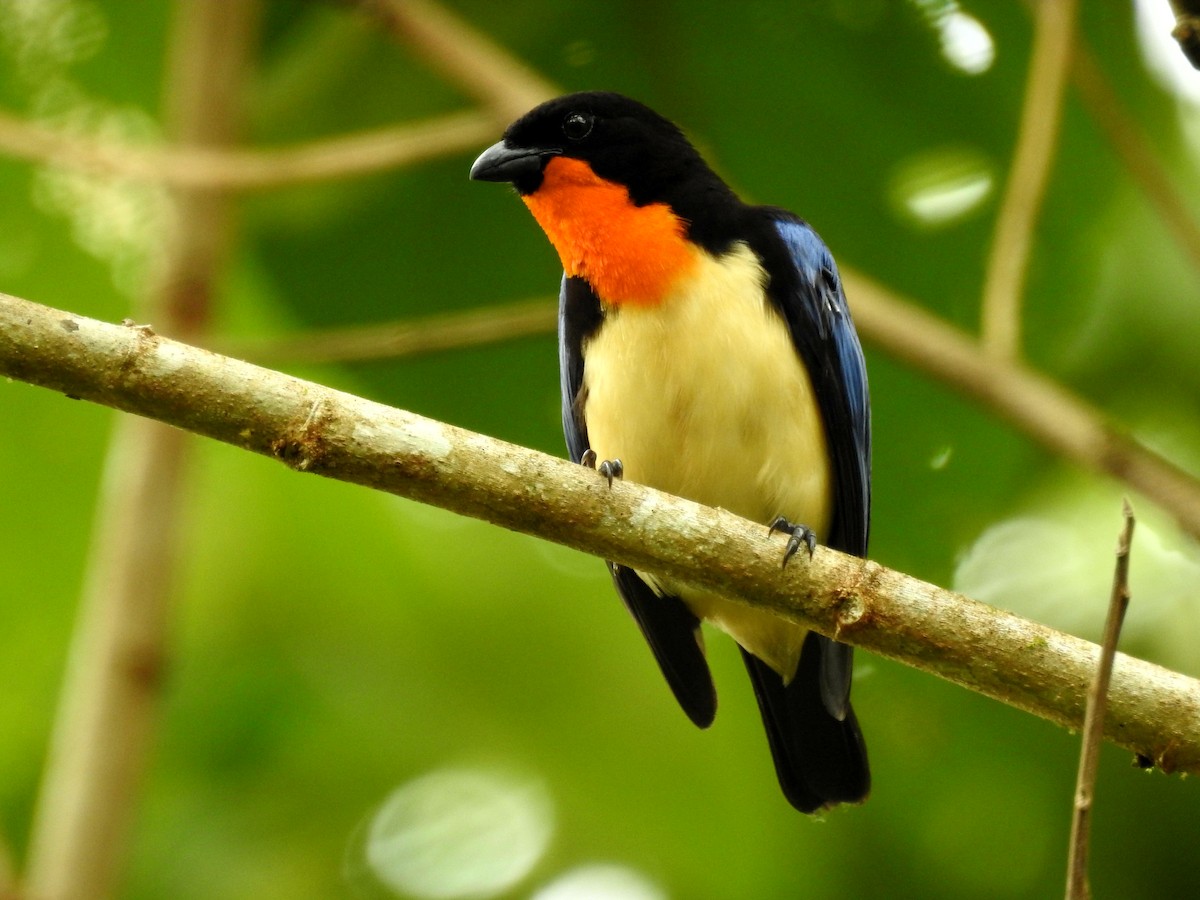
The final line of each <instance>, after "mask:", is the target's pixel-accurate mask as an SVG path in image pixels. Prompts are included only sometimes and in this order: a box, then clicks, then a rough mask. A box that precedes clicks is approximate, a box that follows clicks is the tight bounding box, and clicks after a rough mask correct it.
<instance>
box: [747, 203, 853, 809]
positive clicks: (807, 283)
mask: <svg viewBox="0 0 1200 900" xmlns="http://www.w3.org/2000/svg"><path fill="white" fill-rule="evenodd" d="M751 215H755V216H759V217H763V218H759V219H758V222H757V225H758V226H759V227H758V228H754V229H752V233H753V234H755V235H756V236H757V240H755V241H753V242H752V247H753V249H754V250H755V252H756V253H757V254H758V255H759V258H760V259H761V260H762V263H763V267H764V269H765V270H766V271H767V273H768V275H769V279H770V281H769V283H768V285H767V294H768V297H769V299H770V301H771V302H772V303H773V304H774V306H775V308H776V309H777V310H778V312H779V314H780V315H781V316H782V317H783V319H784V321H785V322H786V323H787V328H788V331H789V333H790V334H791V338H792V343H793V345H794V346H795V348H796V353H797V354H798V355H799V356H800V359H801V360H802V361H803V362H804V365H805V368H806V369H807V370H808V374H809V378H810V379H811V381H812V385H813V390H814V393H815V394H816V398H817V403H818V405H819V406H820V414H821V418H822V422H823V424H824V426H825V437H826V443H827V445H828V450H829V454H830V460H831V463H832V469H833V481H834V485H833V491H834V497H833V517H832V521H831V523H830V529H829V534H828V535H826V537H825V542H826V544H827V545H828V546H830V547H834V548H836V549H838V550H842V551H845V552H847V553H853V554H856V555H858V556H865V555H866V552H867V539H868V537H869V533H870V522H871V409H870V402H869V398H868V395H867V371H866V364H865V363H864V361H863V354H862V347H861V346H860V345H859V343H858V336H857V335H856V334H855V331H854V325H853V323H852V322H851V320H850V310H849V307H848V306H847V305H846V296H845V294H844V293H843V292H842V283H841V279H840V278H839V277H838V272H837V266H836V265H835V264H834V261H833V256H832V254H830V252H829V249H828V248H827V247H826V246H825V244H824V243H823V242H822V241H821V239H820V238H819V237H818V236H817V234H816V232H814V231H813V230H812V228H810V227H809V226H808V225H807V224H805V223H804V222H803V221H802V220H800V219H799V218H797V217H796V216H794V215H792V214H791V213H789V212H786V211H785V210H779V209H771V208H764V207H759V208H756V209H752V210H751ZM764 218H765V222H764ZM764 226H765V227H764ZM742 656H743V658H744V660H745V663H746V670H747V671H748V672H749V674H750V681H751V683H752V684H753V685H754V693H755V696H756V698H757V699H758V705H759V709H760V710H761V712H762V717H763V724H764V725H765V727H766V730H767V738H768V741H769V743H770V745H771V755H772V756H773V757H774V760H775V770H776V773H777V774H778V776H779V783H780V785H781V786H782V787H783V791H784V794H785V795H786V796H787V798H788V800H790V801H791V803H792V804H793V805H794V806H795V807H796V808H798V809H800V810H803V811H805V812H812V811H814V810H816V809H820V808H822V807H825V806H830V805H833V804H834V803H840V802H857V801H860V800H862V799H864V798H865V797H866V795H867V793H868V791H869V790H870V783H871V776H870V767H869V765H868V763H867V751H866V745H865V744H864V742H863V738H862V733H861V732H860V731H859V728H858V721H857V719H856V718H855V716H854V710H853V708H852V707H851V706H850V676H851V672H852V669H853V665H854V657H853V650H852V649H851V648H850V647H848V646H846V645H845V644H840V643H838V642H837V641H833V640H830V639H829V638H827V637H824V636H822V635H819V634H816V633H815V632H810V633H809V635H808V637H807V638H806V639H805V642H804V648H803V650H802V652H801V654H800V665H799V668H798V669H797V671H796V675H795V677H794V678H793V679H792V680H791V681H790V682H788V683H787V684H784V683H783V682H782V680H781V679H780V678H779V676H778V675H777V674H775V672H774V671H772V670H771V669H770V668H769V667H768V666H767V665H766V664H765V663H763V662H762V661H761V660H759V659H756V658H755V657H754V656H753V655H751V654H750V653H747V652H746V651H745V650H743V651H742Z"/></svg>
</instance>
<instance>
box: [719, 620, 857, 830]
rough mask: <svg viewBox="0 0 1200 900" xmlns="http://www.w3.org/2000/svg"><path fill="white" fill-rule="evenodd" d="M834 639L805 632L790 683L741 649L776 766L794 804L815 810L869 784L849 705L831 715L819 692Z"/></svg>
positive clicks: (848, 799)
mask: <svg viewBox="0 0 1200 900" xmlns="http://www.w3.org/2000/svg"><path fill="white" fill-rule="evenodd" d="M826 645H829V648H832V646H833V642H832V641H830V640H829V638H826V637H823V636H821V635H819V634H816V633H815V632H809V634H808V637H806V638H805V640H804V649H803V651H802V652H801V654H800V664H799V666H798V667H797V669H796V675H795V677H794V678H793V679H792V681H791V683H790V684H787V685H785V684H784V683H783V679H782V678H780V677H779V674H778V673H777V672H776V671H775V670H774V669H772V668H771V667H770V666H768V665H767V664H766V663H764V662H763V661H762V660H760V659H758V658H757V657H755V656H753V655H751V654H750V653H748V652H746V651H745V650H742V658H743V659H744V660H745V662H746V669H747V671H749V673H750V681H751V682H752V683H753V684H754V694H755V696H756V697H757V698H758V708H759V711H760V712H761V713H762V718H763V724H764V725H765V726H766V729H767V739H768V741H769V742H770V745H771V755H772V756H773V757H774V759H775V772H776V774H777V775H778V776H779V784H780V787H782V788H783V793H784V796H786V797H787V799H788V802H789V803H791V804H792V806H794V807H796V809H798V810H800V811H801V812H805V813H812V812H818V811H819V810H822V809H827V808H829V807H832V806H836V805H837V804H839V803H861V802H862V801H863V800H865V799H866V798H867V794H868V792H869V791H870V789H871V773H870V768H869V766H868V765H867V748H866V745H865V744H864V743H863V737H862V732H860V731H859V730H858V720H857V719H856V718H855V717H854V710H853V709H852V708H851V707H850V704H849V703H847V704H846V707H845V716H844V717H843V718H841V719H838V718H836V717H835V716H834V715H833V714H832V713H830V711H829V709H828V708H827V704H826V702H825V700H824V699H823V697H822V688H821V668H822V664H821V657H822V654H823V653H825V652H828V648H827V647H826Z"/></svg>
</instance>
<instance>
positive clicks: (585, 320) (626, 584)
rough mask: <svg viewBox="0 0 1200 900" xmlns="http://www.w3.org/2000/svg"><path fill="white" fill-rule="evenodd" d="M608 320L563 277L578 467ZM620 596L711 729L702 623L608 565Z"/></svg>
mask: <svg viewBox="0 0 1200 900" xmlns="http://www.w3.org/2000/svg"><path fill="white" fill-rule="evenodd" d="M603 320H604V316H603V313H602V311H601V309H600V301H599V300H598V299H597V298H596V295H595V294H594V293H593V292H592V289H591V287H590V286H589V285H588V283H587V282H586V281H584V280H583V279H582V278H568V277H565V276H564V277H563V282H562V290H561V291H560V293H559V305H558V361H559V375H560V380H561V387H562V421H563V435H564V436H565V437H566V441H567V451H568V452H569V453H570V456H571V459H572V460H573V461H574V462H579V461H580V460H581V459H582V458H583V454H584V451H585V450H587V449H588V448H589V446H590V444H589V443H588V435H587V423H586V422H585V421H584V419H583V407H584V401H585V399H586V398H584V397H582V396H581V391H582V390H583V368H584V343H585V342H586V341H587V339H588V338H589V337H591V336H592V335H593V334H594V333H595V332H596V330H597V329H598V328H599V327H600V325H601V323H602V322H603ZM608 567H609V571H610V572H611V573H612V576H613V583H614V584H615V585H616V588H617V593H618V594H620V595H621V599H622V600H624V601H625V606H626V607H628V609H629V612H630V613H632V614H633V618H634V619H635V620H636V621H637V623H638V627H639V628H641V630H642V634H643V635H644V636H645V638H646V642H647V643H648V644H649V645H650V649H651V650H652V651H653V652H654V658H655V660H657V662H658V667H659V668H660V669H661V670H662V673H663V676H664V677H665V678H666V679H667V684H668V685H669V686H670V688H671V692H672V693H673V694H674V695H675V699H676V700H678V701H679V705H680V706H682V707H683V711H684V712H685V713H687V715H688V718H690V719H691V720H692V721H693V722H695V723H696V724H697V725H699V726H700V727H701V728H707V727H708V726H709V725H711V724H712V720H713V716H715V715H716V711H717V695H716V691H715V690H714V688H713V683H712V675H711V674H710V673H709V670H708V662H707V661H706V660H705V658H704V648H703V644H702V643H701V634H700V620H699V619H697V618H696V616H694V615H693V614H692V612H691V610H689V609H688V608H687V606H686V605H685V604H684V603H683V601H682V600H680V599H679V598H678V597H673V596H669V595H660V594H657V593H655V592H654V590H653V589H652V588H651V587H650V586H649V585H647V584H646V582H644V581H643V580H642V579H641V578H639V577H638V575H637V573H636V572H634V571H633V570H632V569H629V568H626V567H625V566H618V565H616V564H614V563H609V564H608Z"/></svg>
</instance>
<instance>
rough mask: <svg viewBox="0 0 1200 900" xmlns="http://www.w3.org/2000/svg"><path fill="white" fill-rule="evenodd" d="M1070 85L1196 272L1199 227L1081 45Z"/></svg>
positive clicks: (1199, 251)
mask: <svg viewBox="0 0 1200 900" xmlns="http://www.w3.org/2000/svg"><path fill="white" fill-rule="evenodd" d="M1071 83H1072V84H1073V85H1074V86H1075V89H1076V90H1077V91H1078V93H1079V98H1080V100H1081V101H1082V102H1083V105H1084V107H1085V108H1086V109H1087V112H1088V115H1090V116H1091V117H1092V119H1093V120H1094V121H1095V122H1096V124H1097V125H1098V126H1099V127H1100V130H1101V131H1103V132H1104V136H1105V137H1106V138H1107V139H1108V142H1109V143H1110V144H1111V145H1112V148H1113V150H1114V151H1115V152H1116V154H1117V156H1118V157H1120V159H1121V161H1122V162H1123V163H1124V164H1125V169H1126V171H1128V172H1129V175H1130V177H1131V178H1132V179H1133V181H1134V183H1135V184H1137V186H1138V187H1139V188H1140V189H1141V191H1142V193H1143V194H1145V195H1146V198H1147V199H1148V200H1149V201H1150V203H1151V205H1152V206H1153V207H1154V209H1155V211H1156V212H1157V213H1158V215H1159V216H1160V217H1161V218H1162V220H1163V224H1164V225H1166V226H1167V231H1169V232H1170V233H1171V234H1172V235H1173V236H1174V238H1175V242H1176V243H1177V244H1178V245H1179V246H1180V247H1181V248H1182V249H1183V252H1184V253H1185V254H1187V256H1188V258H1189V259H1190V260H1191V263H1192V265H1193V266H1195V267H1196V268H1197V269H1200V225H1198V224H1197V222H1196V218H1195V216H1194V214H1193V212H1192V209H1191V207H1189V206H1188V205H1187V203H1186V202H1184V199H1183V193H1182V192H1181V191H1180V190H1179V189H1178V188H1177V187H1176V186H1175V185H1174V184H1172V183H1171V178H1170V176H1168V175H1167V173H1166V171H1165V170H1164V169H1163V166H1162V163H1160V162H1159V160H1158V157H1157V155H1156V154H1155V152H1154V148H1153V147H1152V146H1151V144H1150V142H1149V140H1147V138H1146V135H1145V132H1144V131H1143V129H1142V128H1141V127H1140V126H1139V125H1138V123H1137V122H1136V121H1135V120H1134V118H1133V117H1132V116H1131V115H1130V114H1129V112H1128V110H1126V109H1125V106H1124V104H1123V103H1122V102H1121V98H1120V97H1118V96H1117V92H1116V91H1114V90H1113V88H1112V85H1111V84H1110V83H1109V81H1108V78H1106V77H1105V75H1104V70H1103V69H1101V68H1100V66H1099V65H1098V64H1097V62H1096V57H1095V55H1094V54H1093V53H1092V52H1091V49H1090V48H1089V47H1088V46H1087V44H1086V43H1084V42H1083V41H1082V40H1081V41H1079V42H1078V43H1077V44H1076V46H1075V52H1074V55H1073V57H1072V63H1071Z"/></svg>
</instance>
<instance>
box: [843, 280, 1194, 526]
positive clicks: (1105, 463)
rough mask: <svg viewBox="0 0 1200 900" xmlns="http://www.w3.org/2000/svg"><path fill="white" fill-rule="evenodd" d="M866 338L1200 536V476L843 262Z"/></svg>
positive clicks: (1053, 384) (1039, 376)
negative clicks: (1110, 479)
mask: <svg viewBox="0 0 1200 900" xmlns="http://www.w3.org/2000/svg"><path fill="white" fill-rule="evenodd" d="M842 276H843V279H844V281H845V282H846V293H847V295H848V296H849V297H850V302H851V307H852V309H853V312H854V320H855V322H856V323H857V325H858V328H859V331H860V332H861V333H862V335H863V337H864V339H866V340H868V341H870V342H872V343H874V344H876V345H878V346H880V347H882V348H883V349H884V350H885V351H886V352H888V353H890V354H891V355H892V356H894V357H896V358H897V359H900V360H902V361H903V362H906V363H908V364H910V365H912V366H913V367H914V368H917V369H920V370H922V371H925V372H928V373H929V374H931V375H933V376H934V377H936V378H938V379H939V380H941V381H942V382H944V383H945V384H947V385H949V386H951V387H954V388H956V389H958V390H959V391H961V392H962V393H964V394H966V395H967V396H969V397H973V398H975V399H976V400H978V401H979V403H980V404H981V406H983V407H984V408H986V409H989V410H992V411H993V412H995V413H996V414H998V415H999V416H1000V417H1001V418H1003V419H1006V420H1007V421H1008V422H1010V423H1012V424H1013V425H1014V426H1015V427H1016V428H1018V429H1020V430H1021V431H1023V432H1024V433H1025V434H1027V435H1029V436H1030V437H1031V438H1033V439H1034V440H1036V441H1037V442H1038V443H1040V444H1042V445H1043V446H1044V447H1048V448H1049V449H1051V450H1053V451H1054V452H1055V453H1058V454H1060V455H1062V456H1063V457H1065V458H1066V459H1070V460H1073V461H1074V462H1076V463H1077V464H1079V465H1081V466H1084V467H1085V468H1087V469H1090V470H1092V471H1093V472H1100V473H1102V474H1104V475H1108V476H1111V477H1113V478H1116V479H1118V480H1120V481H1122V482H1124V483H1125V484H1127V485H1129V486H1130V487H1132V488H1133V489H1134V490H1136V491H1138V492H1140V493H1141V494H1143V495H1144V496H1146V497H1147V498H1148V499H1150V500H1152V501H1153V502H1154V503H1157V504H1158V505H1159V506H1161V507H1162V508H1163V509H1165V510H1167V511H1168V512H1169V513H1170V514H1171V515H1172V516H1174V518H1175V521H1176V522H1177V523H1178V524H1179V527H1180V528H1182V529H1184V530H1185V531H1187V532H1188V533H1189V534H1192V535H1195V536H1200V481H1197V479H1196V478H1195V477H1194V476H1192V475H1190V474H1188V473H1187V472H1185V471H1183V470H1182V469H1180V468H1179V467H1178V466H1176V465H1175V464H1174V463H1172V462H1170V461H1168V460H1166V459H1164V458H1163V457H1162V456H1159V455H1158V454H1157V453H1155V452H1154V451H1153V450H1151V449H1150V448H1148V447H1146V446H1145V445H1143V444H1140V443H1138V441H1136V440H1135V439H1134V438H1133V437H1131V436H1130V435H1129V434H1127V433H1126V432H1124V431H1122V430H1120V429H1119V428H1117V427H1115V426H1114V425H1113V424H1111V423H1110V422H1109V421H1108V419H1107V418H1106V417H1105V416H1104V415H1103V414H1102V413H1101V412H1100V411H1099V410H1097V409H1096V408H1095V407H1093V406H1091V405H1089V404H1088V403H1086V402H1085V401H1084V400H1083V399H1081V398H1080V397H1078V396H1076V395H1075V394H1073V393H1071V392H1070V391H1068V390H1067V389H1066V388H1064V387H1063V386H1062V385H1060V384H1058V383H1056V382H1055V381H1053V380H1051V379H1050V378H1049V377H1047V376H1046V375H1043V374H1041V373H1039V372H1037V371H1035V370H1033V369H1031V368H1029V367H1027V366H1025V365H1023V364H1022V363H1020V362H1016V361H1009V360H1003V359H999V358H996V357H989V356H987V355H986V354H984V353H983V352H982V350H981V348H980V346H979V344H978V343H977V342H976V341H974V340H972V339H971V338H970V337H969V336H968V335H966V334H964V333H963V332H962V331H960V330H959V329H957V328H955V327H954V326H953V325H950V324H949V323H947V322H943V321H942V320H941V319H939V318H938V317H937V316H935V315H933V314H932V313H929V312H927V311H926V310H924V309H922V308H921V307H920V306H918V305H917V304H916V303H912V302H909V301H905V300H903V299H902V298H900V297H898V296H897V295H895V294H893V293H892V292H891V291H889V290H888V289H887V288H885V287H883V286H882V285H879V284H877V283H876V282H875V281H873V280H871V279H870V278H868V277H866V276H865V275H862V274H860V273H858V272H856V271H853V270H846V269H843V270H842Z"/></svg>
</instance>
